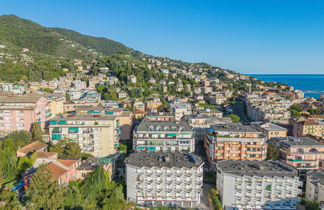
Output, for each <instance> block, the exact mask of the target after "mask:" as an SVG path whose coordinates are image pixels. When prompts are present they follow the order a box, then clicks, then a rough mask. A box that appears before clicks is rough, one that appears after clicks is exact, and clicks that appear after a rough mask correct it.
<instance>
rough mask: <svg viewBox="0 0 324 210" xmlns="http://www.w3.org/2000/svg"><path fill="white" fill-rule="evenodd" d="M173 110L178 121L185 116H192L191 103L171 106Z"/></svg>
mask: <svg viewBox="0 0 324 210" xmlns="http://www.w3.org/2000/svg"><path fill="white" fill-rule="evenodd" d="M171 110H172V113H173V114H174V117H175V119H176V120H181V118H182V117H183V116H185V115H190V114H192V105H191V104H190V103H174V104H171Z"/></svg>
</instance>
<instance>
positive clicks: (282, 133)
mask: <svg viewBox="0 0 324 210" xmlns="http://www.w3.org/2000/svg"><path fill="white" fill-rule="evenodd" d="M251 125H252V127H253V128H255V129H257V130H258V131H261V132H262V133H263V135H264V136H265V137H266V138H267V139H272V138H286V137H287V129H286V128H283V127H281V126H279V125H275V124H272V123H270V122H252V123H251Z"/></svg>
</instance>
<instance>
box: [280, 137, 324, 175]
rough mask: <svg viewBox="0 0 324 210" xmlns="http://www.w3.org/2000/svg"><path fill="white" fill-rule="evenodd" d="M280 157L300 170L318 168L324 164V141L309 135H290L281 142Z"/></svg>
mask: <svg viewBox="0 0 324 210" xmlns="http://www.w3.org/2000/svg"><path fill="white" fill-rule="evenodd" d="M280 158H281V159H282V161H283V162H285V163H287V164H289V165H292V166H294V167H295V168H297V169H298V170H318V169H320V168H321V167H323V166H324V143H321V142H319V141H316V140H314V139H311V138H309V137H289V138H288V139H287V140H284V141H281V142H280Z"/></svg>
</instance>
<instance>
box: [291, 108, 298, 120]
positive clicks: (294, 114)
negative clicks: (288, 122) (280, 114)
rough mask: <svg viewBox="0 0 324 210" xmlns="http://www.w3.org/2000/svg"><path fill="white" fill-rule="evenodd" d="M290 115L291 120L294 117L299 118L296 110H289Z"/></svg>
mask: <svg viewBox="0 0 324 210" xmlns="http://www.w3.org/2000/svg"><path fill="white" fill-rule="evenodd" d="M290 114H291V117H292V118H295V117H299V116H300V112H298V111H296V110H290Z"/></svg>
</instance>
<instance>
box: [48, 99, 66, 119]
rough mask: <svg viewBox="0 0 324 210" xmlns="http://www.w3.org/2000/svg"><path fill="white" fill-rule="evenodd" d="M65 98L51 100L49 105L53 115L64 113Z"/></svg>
mask: <svg viewBox="0 0 324 210" xmlns="http://www.w3.org/2000/svg"><path fill="white" fill-rule="evenodd" d="M63 103H64V102H63V99H59V98H55V99H50V100H49V106H50V110H51V117H56V115H58V114H63V112H64V107H63Z"/></svg>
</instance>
